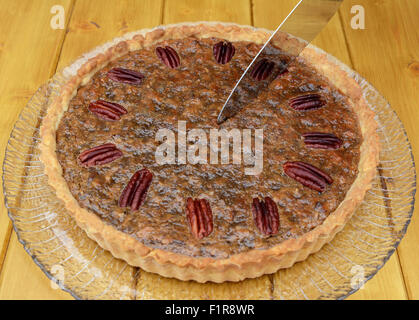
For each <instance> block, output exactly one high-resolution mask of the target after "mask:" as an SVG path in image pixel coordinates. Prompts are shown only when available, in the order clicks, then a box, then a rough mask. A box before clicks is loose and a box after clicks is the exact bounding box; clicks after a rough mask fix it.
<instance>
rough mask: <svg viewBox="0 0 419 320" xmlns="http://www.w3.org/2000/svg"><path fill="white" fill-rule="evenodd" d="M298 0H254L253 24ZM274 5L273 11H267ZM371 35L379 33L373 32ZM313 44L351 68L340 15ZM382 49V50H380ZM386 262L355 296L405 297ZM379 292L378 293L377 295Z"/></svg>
mask: <svg viewBox="0 0 419 320" xmlns="http://www.w3.org/2000/svg"><path fill="white" fill-rule="evenodd" d="M297 2H298V1H297V0H289V1H280V2H278V1H275V0H253V12H254V23H255V26H256V27H264V28H267V29H270V30H274V29H276V28H277V26H278V25H279V23H280V22H281V21H282V19H284V18H285V16H286V15H287V13H288V12H289V10H290V9H291V8H293V6H295V4H296V3H297ZM270 8H275V10H270ZM350 8H351V7H349V8H348V7H345V8H344V9H343V11H342V12H344V13H347V12H349V13H350ZM371 34H374V35H376V34H379V33H378V31H377V33H372V32H371ZM313 44H314V45H316V46H318V47H320V48H322V49H323V50H325V51H326V52H329V53H330V54H332V55H334V56H335V57H336V58H338V59H339V60H341V61H342V62H344V63H345V64H347V65H349V66H350V67H353V66H352V64H351V58H350V55H349V51H348V48H347V45H346V40H345V34H344V31H343V27H342V23H341V20H340V17H339V14H336V15H335V16H334V17H333V19H332V20H331V21H330V23H329V24H328V25H327V26H326V27H325V29H324V30H323V31H322V32H321V33H320V34H319V35H318V36H317V38H316V39H315V40H314V42H313ZM358 50H359V52H361V53H363V54H364V55H365V56H367V55H366V54H365V52H370V51H365V50H363V49H362V48H358ZM383 50H384V49H383ZM390 261H391V262H388V263H387V264H386V266H385V268H384V269H382V270H380V271H379V273H378V275H377V276H375V277H374V278H373V280H371V281H369V282H368V283H367V284H366V286H365V289H364V290H361V291H359V292H358V293H356V294H355V295H354V298H355V299H356V298H365V299H374V297H376V298H378V297H385V298H387V299H405V298H406V293H405V291H404V281H403V277H402V276H401V274H402V273H401V270H400V266H399V263H398V260H397V256H394V257H393V258H392V259H391V260H390ZM377 293H379V294H377Z"/></svg>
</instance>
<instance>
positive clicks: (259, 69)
mask: <svg viewBox="0 0 419 320" xmlns="http://www.w3.org/2000/svg"><path fill="white" fill-rule="evenodd" d="M274 68H275V62H272V61H270V60H268V59H262V60H260V61H259V62H257V63H256V64H255V66H254V67H253V70H252V72H251V73H250V76H251V77H252V78H253V79H255V80H257V81H263V80H265V79H266V78H268V77H269V76H270V74H271V73H272V71H273V70H274Z"/></svg>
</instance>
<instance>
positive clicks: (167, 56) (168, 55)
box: [156, 46, 180, 69]
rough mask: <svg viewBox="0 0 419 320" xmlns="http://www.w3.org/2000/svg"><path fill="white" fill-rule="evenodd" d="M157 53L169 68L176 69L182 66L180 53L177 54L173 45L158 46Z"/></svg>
mask: <svg viewBox="0 0 419 320" xmlns="http://www.w3.org/2000/svg"><path fill="white" fill-rule="evenodd" d="M156 54H157V56H158V57H159V59H160V60H161V61H162V62H163V63H164V64H165V65H166V66H168V67H169V68H172V69H176V68H177V67H179V66H180V58H179V55H178V54H177V52H176V50H175V49H173V48H172V47H169V46H166V47H165V48H162V47H157V48H156Z"/></svg>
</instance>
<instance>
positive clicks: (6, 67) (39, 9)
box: [0, 0, 72, 285]
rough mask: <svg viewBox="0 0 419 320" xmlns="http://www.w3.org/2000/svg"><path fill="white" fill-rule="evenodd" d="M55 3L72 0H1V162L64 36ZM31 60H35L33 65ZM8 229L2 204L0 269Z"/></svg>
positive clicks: (66, 5) (67, 3)
mask: <svg viewBox="0 0 419 320" xmlns="http://www.w3.org/2000/svg"><path fill="white" fill-rule="evenodd" d="M57 4H61V5H62V6H63V7H64V9H65V10H66V11H68V10H69V9H70V8H71V4H72V1H71V0H62V1H60V0H46V1H42V2H34V1H32V0H22V1H7V0H1V1H0V17H1V21H0V24H1V28H0V30H1V32H0V73H1V74H2V76H1V77H0V113H1V115H2V116H1V117H0V159H1V160H2V161H1V162H3V158H4V152H5V148H6V145H7V141H8V139H9V135H10V132H11V130H12V128H13V124H14V123H15V121H16V120H17V117H18V115H19V113H20V111H21V110H22V108H23V107H24V106H25V104H26V103H27V102H28V100H29V98H30V97H31V96H32V94H33V93H34V92H35V91H36V89H37V88H38V87H39V86H40V85H41V84H42V83H44V82H45V81H47V80H48V79H49V78H50V77H51V75H52V74H53V73H54V70H55V67H56V64H57V57H58V53H59V51H60V49H61V44H62V42H63V40H64V35H65V31H64V30H52V29H51V27H50V23H49V22H50V19H51V17H52V15H51V14H50V9H51V7H52V6H54V5H57ZM28 53H30V54H28ZM34 61H37V63H36V64H34ZM1 188H2V187H1ZM1 192H3V191H2V190H1ZM11 230H12V227H11V222H10V220H9V218H8V216H7V211H6V208H5V206H4V204H3V203H2V204H1V207H0V270H2V263H3V260H4V257H5V254H6V249H7V248H8V244H9V238H10V234H11ZM0 285H1V281H0Z"/></svg>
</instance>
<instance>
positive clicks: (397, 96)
mask: <svg viewBox="0 0 419 320" xmlns="http://www.w3.org/2000/svg"><path fill="white" fill-rule="evenodd" d="M296 2H297V1H296V0H228V1H226V0H19V1H10V0H0V17H1V20H0V26H1V27H0V30H2V31H1V32H0V74H1V76H0V114H1V117H0V160H1V162H2V160H3V157H4V150H5V147H6V144H7V140H8V138H9V134H10V132H11V130H12V127H13V124H14V122H15V121H16V119H17V117H18V115H19V113H20V111H21V110H22V108H23V107H24V106H25V104H26V103H27V102H28V99H29V98H30V97H31V95H33V93H34V92H35V91H36V89H37V88H38V87H39V86H40V85H41V84H43V83H44V82H45V81H47V79H48V78H50V77H51V76H52V75H53V74H54V73H55V72H56V70H57V69H60V68H62V67H64V66H66V65H68V64H69V63H70V62H71V61H72V60H74V59H75V58H77V57H78V56H79V55H81V54H82V53H84V52H87V51H89V50H91V49H92V48H94V47H95V46H97V45H99V44H101V43H104V42H106V41H108V40H110V39H112V38H114V37H116V36H120V35H122V34H124V33H126V32H128V31H133V30H137V29H141V28H149V27H154V26H157V25H159V24H169V23H177V22H183V21H200V20H218V21H230V22H236V23H240V24H247V25H255V26H257V27H265V28H269V29H274V28H275V27H276V26H277V24H278V23H279V22H280V21H281V20H282V18H284V17H285V15H286V14H287V13H288V12H289V10H290V8H292V6H293V5H294V4H295V3H296ZM54 5H61V6H62V7H63V8H64V10H65V27H64V29H62V30H61V29H58V30H54V29H52V28H51V25H50V20H51V18H52V17H53V14H52V13H51V12H50V11H51V8H52V7H53V6H54ZM354 5H362V6H363V7H364V8H365V15H366V29H365V30H354V29H352V28H351V19H352V17H353V14H351V8H352V6H354ZM418 17H419V0H397V1H395V0H345V1H344V4H343V6H342V8H341V10H340V12H339V14H337V15H336V16H335V17H334V18H333V20H332V21H331V22H330V23H329V25H328V26H327V28H326V29H325V30H324V31H323V32H322V33H321V34H320V35H319V36H318V38H317V39H316V40H315V45H317V46H319V47H321V48H323V49H324V50H326V51H327V52H329V53H331V54H333V55H334V56H336V57H337V58H339V59H340V60H341V61H343V62H345V63H346V64H347V65H349V66H351V67H352V68H354V69H355V70H356V71H358V72H359V73H360V74H361V75H362V76H364V77H365V78H366V79H367V80H368V81H369V82H370V83H372V84H373V85H374V86H375V87H376V88H377V89H378V90H379V91H380V92H381V93H382V94H383V95H384V96H385V97H386V98H387V99H388V101H389V102H390V104H391V105H392V107H393V108H394V109H395V110H396V112H397V114H398V115H399V117H400V118H401V120H402V121H403V123H404V125H405V127H406V130H407V133H408V136H409V139H410V142H411V144H412V147H413V153H414V155H415V158H416V159H419V125H418V121H419V103H418V100H419V99H418V98H419V97H418V92H419V90H418V89H419V85H418V84H419V22H418ZM417 199H418V196H417ZM0 210H1V212H0V299H72V298H71V296H70V295H69V294H67V293H64V292H63V291H61V290H59V289H55V290H54V289H52V287H51V285H50V281H49V280H48V279H47V277H46V276H45V275H44V274H43V273H42V271H41V270H40V269H39V268H38V267H37V266H36V265H35V263H34V262H33V261H32V259H31V258H30V257H29V255H28V254H27V253H26V252H25V251H24V249H23V247H22V245H21V244H20V243H19V242H18V240H17V237H16V234H15V233H14V231H13V230H12V224H11V222H10V220H9V218H8V217H7V212H6V208H5V207H4V205H3V204H1V207H0ZM418 211H419V210H418V207H417V208H416V210H415V214H414V216H413V220H412V222H411V224H410V227H409V229H408V232H407V235H406V236H405V238H404V239H403V241H402V242H401V244H400V246H399V248H398V249H397V251H396V253H394V254H393V256H392V257H391V259H390V260H389V261H388V262H387V263H386V264H385V266H384V267H383V268H382V269H381V270H380V271H379V272H378V274H377V275H376V276H375V277H374V278H373V279H372V280H370V281H369V282H368V283H367V284H366V285H365V288H364V289H363V290H360V291H358V292H357V293H355V294H354V295H352V296H351V297H350V299H418V298H419V272H417V271H418V267H419V249H418V244H419V217H418V214H419V212H418Z"/></svg>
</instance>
